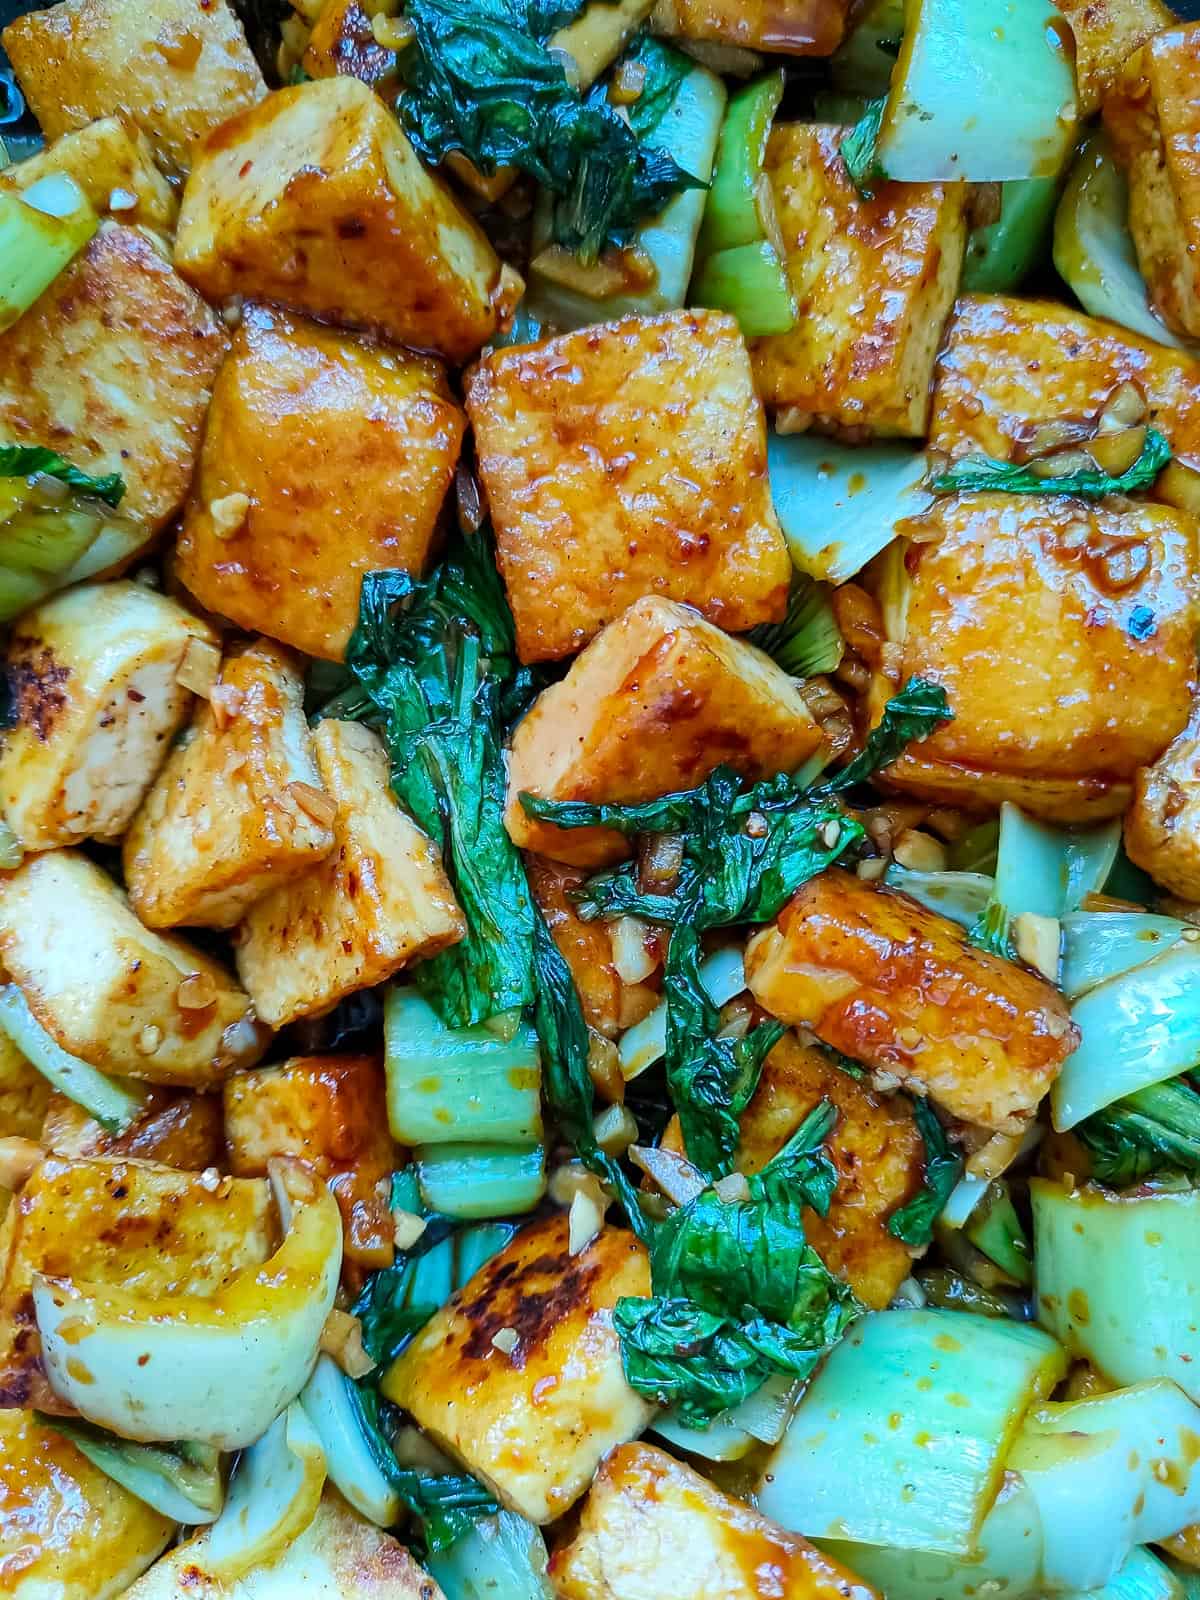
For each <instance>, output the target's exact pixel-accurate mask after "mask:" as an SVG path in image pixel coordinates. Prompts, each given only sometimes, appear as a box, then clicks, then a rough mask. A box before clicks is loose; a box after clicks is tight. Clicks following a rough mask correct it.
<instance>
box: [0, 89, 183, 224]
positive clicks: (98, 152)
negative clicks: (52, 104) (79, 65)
mask: <svg viewBox="0 0 1200 1600" xmlns="http://www.w3.org/2000/svg"><path fill="white" fill-rule="evenodd" d="M59 173H61V174H63V175H64V176H66V177H68V178H71V179H72V180H73V181H74V182H75V183H77V184H78V185H79V187H80V189H82V191H83V193H84V194H85V195H86V196H87V199H88V202H89V204H90V205H91V207H92V209H93V211H95V212H97V213H98V214H99V215H101V216H103V215H105V213H109V214H111V215H112V216H113V217H114V218H116V219H117V220H118V221H120V222H123V223H125V224H126V225H133V224H137V225H139V226H141V227H144V228H153V229H155V231H156V232H158V233H162V234H167V233H170V232H171V230H172V229H173V228H174V226H175V218H176V217H177V216H178V215H179V196H178V194H177V193H176V192H175V189H174V188H173V187H172V185H171V184H170V182H169V181H168V180H167V179H166V178H165V177H164V176H163V174H162V173H161V172H160V171H159V169H158V167H157V166H155V164H154V150H153V147H152V146H151V144H150V141H149V140H148V139H147V138H146V135H145V134H144V133H142V132H141V130H140V129H139V128H138V127H137V125H136V124H135V123H133V122H127V121H125V120H123V119H122V118H121V117H100V118H98V119H97V120H96V121H95V122H88V123H85V124H84V126H83V127H82V128H77V129H75V130H74V131H73V132H71V133H64V134H63V136H62V137H61V138H60V139H56V140H55V141H54V143H53V144H50V145H46V146H44V147H43V148H42V149H41V150H38V151H36V152H35V153H34V154H33V155H31V156H27V157H26V159H25V160H24V161H14V162H13V163H12V165H11V166H8V167H4V168H3V169H0V193H7V194H22V193H24V191H25V190H26V189H29V188H31V187H32V185H33V184H35V183H39V182H40V181H41V180H42V179H43V178H47V177H50V176H52V175H53V174H59Z"/></svg>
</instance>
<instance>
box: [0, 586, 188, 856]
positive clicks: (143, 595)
mask: <svg viewBox="0 0 1200 1600" xmlns="http://www.w3.org/2000/svg"><path fill="white" fill-rule="evenodd" d="M203 646H208V647H209V648H213V647H214V646H215V635H214V634H213V632H212V630H211V629H210V628H209V627H208V626H207V625H206V624H205V623H203V622H201V621H200V620H199V618H197V617H194V616H192V615H191V613H190V612H187V611H185V610H184V609H183V607H182V606H180V605H176V603H175V601H173V600H168V599H166V598H165V597H164V596H162V595H160V594H156V593H155V592H154V591H153V590H152V589H146V588H144V587H143V586H142V585H141V584H137V583H125V582H119V583H97V584H85V585H83V586H81V587H80V588H77V589H68V590H66V591H64V592H63V593H62V594H58V595H55V596H54V597H53V598H52V599H50V600H47V601H46V602H45V603H44V604H43V605H40V606H38V607H36V608H35V609H34V610H33V611H27V612H26V613H25V615H24V616H23V617H22V618H21V619H20V621H19V622H17V623H16V624H15V626H14V628H13V632H12V634H11V636H10V638H9V642H8V649H7V651H6V654H5V672H6V674H7V677H8V683H9V691H10V693H11V695H12V701H13V707H14V712H15V718H16V720H15V722H14V724H13V726H12V727H11V728H10V729H9V730H8V731H7V732H6V733H5V734H4V735H3V740H2V742H0V809H2V810H3V813H4V818H5V820H6V821H7V823H8V825H9V827H10V828H11V829H12V830H13V832H14V833H15V834H16V836H17V838H18V839H19V840H20V841H21V843H22V844H23V845H24V846H25V848H26V849H27V850H49V849H52V848H53V847H54V846H55V845H62V844H77V843H79V841H80V840H82V839H87V838H94V839H119V838H120V836H121V834H122V833H124V831H125V829H126V828H127V827H128V826H129V822H130V819H131V818H132V816H133V814H134V812H135V811H136V810H137V808H138V806H139V805H140V804H141V802H142V798H143V796H144V795H145V793H146V791H147V790H148V789H149V787H150V785H151V784H152V783H153V781H154V778H155V774H156V773H157V772H158V770H159V768H160V767H161V766H162V764H163V762H164V761H165V760H166V758H167V752H168V751H169V750H170V748H171V740H172V739H173V738H174V736H175V734H176V733H177V732H178V731H179V728H180V727H181V726H182V724H183V722H184V719H185V718H186V717H187V714H188V711H189V709H190V707H191V704H192V695H191V693H190V691H189V690H187V689H186V688H184V686H183V685H182V684H181V683H179V681H178V674H179V669H180V667H181V666H182V664H183V662H184V658H185V656H186V655H187V654H188V652H189V651H190V650H194V649H197V648H200V647H203Z"/></svg>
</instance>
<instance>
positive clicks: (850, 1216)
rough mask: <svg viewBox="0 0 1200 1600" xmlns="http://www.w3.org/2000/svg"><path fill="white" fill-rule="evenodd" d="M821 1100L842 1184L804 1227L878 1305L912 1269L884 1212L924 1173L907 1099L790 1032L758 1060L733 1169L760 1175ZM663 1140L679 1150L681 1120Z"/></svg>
mask: <svg viewBox="0 0 1200 1600" xmlns="http://www.w3.org/2000/svg"><path fill="white" fill-rule="evenodd" d="M822 1100H829V1101H830V1102H832V1104H833V1105H834V1106H835V1107H836V1108H837V1112H838V1119H837V1122H836V1124H835V1125H834V1128H833V1131H832V1133H831V1134H830V1135H829V1138H828V1139H827V1140H826V1141H825V1148H826V1150H827V1151H828V1152H829V1155H830V1157H831V1158H832V1160H833V1164H834V1166H835V1167H836V1168H837V1175H838V1183H837V1189H836V1191H835V1192H834V1195H833V1199H832V1200H831V1202H830V1206H829V1213H828V1215H827V1216H824V1217H820V1216H818V1215H817V1214H816V1212H815V1211H805V1213H804V1231H805V1233H806V1234H807V1235H808V1239H809V1243H810V1244H811V1245H812V1247H813V1249H814V1250H815V1251H816V1252H817V1254H818V1255H819V1256H820V1257H821V1260H822V1261H824V1263H825V1265H826V1266H827V1267H828V1268H829V1270H830V1271H831V1272H836V1273H837V1274H838V1276H839V1277H840V1278H843V1279H845V1281H846V1282H847V1283H848V1284H849V1285H850V1287H851V1288H852V1289H853V1290H854V1292H855V1294H856V1295H857V1296H858V1298H859V1299H860V1300H861V1301H862V1302H863V1304H864V1305H865V1306H868V1307H869V1308H870V1309H871V1310H873V1311H882V1310H883V1309H884V1308H885V1307H886V1306H888V1305H890V1304H891V1302H892V1300H893V1298H894V1297H895V1294H896V1291H897V1289H899V1287H900V1285H901V1284H902V1283H903V1282H904V1280H905V1278H907V1277H908V1275H909V1272H910V1271H911V1270H912V1257H911V1255H910V1254H909V1251H908V1248H907V1246H905V1245H903V1244H902V1243H901V1242H900V1240H899V1239H897V1238H894V1237H893V1235H892V1234H890V1233H889V1232H888V1231H887V1222H888V1218H889V1217H890V1216H891V1215H892V1213H893V1212H894V1211H895V1210H896V1209H897V1208H898V1207H900V1206H902V1205H904V1204H905V1202H906V1201H908V1200H909V1199H911V1197H912V1196H913V1195H914V1194H915V1193H916V1192H917V1190H918V1189H919V1188H920V1187H921V1182H922V1179H923V1177H924V1173H925V1144H924V1141H923V1140H922V1138H921V1134H920V1130H919V1129H918V1127H917V1125H916V1122H915V1121H914V1120H913V1114H912V1107H911V1105H910V1104H909V1102H908V1101H907V1100H905V1099H904V1098H903V1097H898V1096H896V1095H883V1094H877V1093H876V1092H875V1091H874V1090H873V1089H872V1088H871V1086H870V1085H869V1084H868V1083H866V1082H859V1081H858V1080H857V1079H855V1078H853V1077H852V1076H851V1075H850V1074H849V1073H848V1072H846V1071H844V1070H843V1069H842V1068H841V1067H839V1066H838V1065H837V1063H836V1062H834V1061H833V1060H832V1059H831V1058H830V1057H829V1056H828V1055H827V1054H826V1053H825V1052H824V1051H823V1050H821V1049H819V1048H818V1047H817V1046H815V1045H813V1044H809V1043H805V1042H804V1041H802V1040H801V1039H800V1038H798V1037H797V1035H796V1034H795V1033H787V1034H785V1035H784V1036H783V1038H782V1039H781V1040H780V1041H779V1043H778V1044H777V1045H776V1046H775V1048H774V1050H772V1051H771V1054H770V1055H769V1056H768V1057H767V1059H766V1061H765V1062H764V1063H763V1070H762V1076H761V1077H760V1078H759V1080H758V1087H757V1089H756V1090H755V1091H754V1096H753V1098H752V1099H751V1101H750V1104H749V1105H748V1106H747V1107H746V1109H745V1111H743V1112H742V1115H741V1143H740V1145H739V1147H738V1154H737V1162H736V1165H737V1167H738V1170H739V1171H741V1172H745V1173H747V1174H753V1173H756V1172H761V1171H762V1169H763V1168H764V1167H765V1166H766V1164H767V1162H768V1161H770V1160H771V1158H772V1157H773V1156H775V1155H778V1153H779V1151H780V1150H782V1149H783V1147H784V1145H785V1144H786V1143H787V1141H788V1140H789V1139H790V1138H791V1136H792V1135H793V1134H794V1133H795V1131H796V1129H797V1128H798V1127H799V1126H800V1124H801V1123H802V1122H803V1121H804V1119H805V1117H807V1116H808V1114H809V1112H810V1111H814V1110H816V1108H817V1106H819V1105H820V1104H821V1102H822ZM662 1144H663V1146H664V1147H665V1148H666V1149H668V1150H673V1151H675V1152H676V1153H677V1154H679V1155H683V1154H685V1151H684V1144H683V1135H682V1133H681V1131H680V1128H679V1118H678V1117H672V1118H671V1121H670V1122H669V1123H668V1124H667V1126H666V1128H665V1130H664V1132H663V1137H662Z"/></svg>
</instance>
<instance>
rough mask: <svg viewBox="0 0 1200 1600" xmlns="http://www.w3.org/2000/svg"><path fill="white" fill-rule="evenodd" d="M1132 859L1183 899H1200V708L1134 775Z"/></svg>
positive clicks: (1128, 844) (1128, 817) (1128, 832)
mask: <svg viewBox="0 0 1200 1600" xmlns="http://www.w3.org/2000/svg"><path fill="white" fill-rule="evenodd" d="M1124 837H1125V849H1126V851H1127V852H1128V854H1129V859H1130V860H1131V861H1133V862H1134V863H1135V864H1136V865H1137V866H1139V867H1141V868H1142V870H1143V871H1144V872H1148V873H1149V874H1150V875H1151V877H1152V878H1153V879H1154V881H1155V882H1156V883H1160V884H1162V886H1163V887H1164V888H1165V889H1168V890H1169V891H1170V892H1171V893H1172V894H1174V895H1178V896H1179V897H1180V899H1182V900H1189V901H1191V900H1197V899H1200V713H1198V711H1197V707H1196V705H1195V703H1193V705H1192V711H1191V715H1190V716H1189V717H1188V720H1187V726H1186V727H1184V728H1183V729H1181V730H1180V732H1179V733H1177V734H1176V735H1175V737H1174V739H1172V740H1171V743H1170V744H1169V745H1168V746H1167V748H1166V749H1165V750H1164V751H1163V753H1162V755H1161V756H1159V758H1158V760H1157V761H1153V762H1151V763H1150V765H1149V766H1146V767H1142V768H1141V769H1140V770H1139V771H1138V774H1137V776H1136V778H1135V779H1134V784H1133V801H1132V803H1131V805H1130V807H1129V810H1128V811H1127V812H1126V813H1125V829H1124Z"/></svg>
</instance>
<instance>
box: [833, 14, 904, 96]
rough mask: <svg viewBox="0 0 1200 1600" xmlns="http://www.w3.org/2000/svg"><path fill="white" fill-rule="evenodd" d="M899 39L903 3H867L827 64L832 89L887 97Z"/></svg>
mask: <svg viewBox="0 0 1200 1600" xmlns="http://www.w3.org/2000/svg"><path fill="white" fill-rule="evenodd" d="M903 37H904V0H867V4H866V5H865V6H861V7H860V8H859V10H858V12H857V14H856V20H855V21H854V22H853V25H852V27H851V30H850V32H849V33H848V34H847V35H846V38H845V39H844V40H843V41H842V43H841V44H840V45H839V46H838V48H837V50H835V51H834V54H833V58H832V60H831V61H830V63H829V65H830V71H831V73H832V76H833V82H834V85H835V87H836V88H838V89H840V90H841V91H842V93H843V94H854V95H867V96H868V97H874V96H876V95H885V94H887V92H888V88H889V86H890V84H891V81H892V69H893V68H894V67H895V65H896V57H897V56H898V55H899V54H900V42H901V40H902V39H903ZM850 120H851V121H855V120H856V119H855V118H851V119H850Z"/></svg>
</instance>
